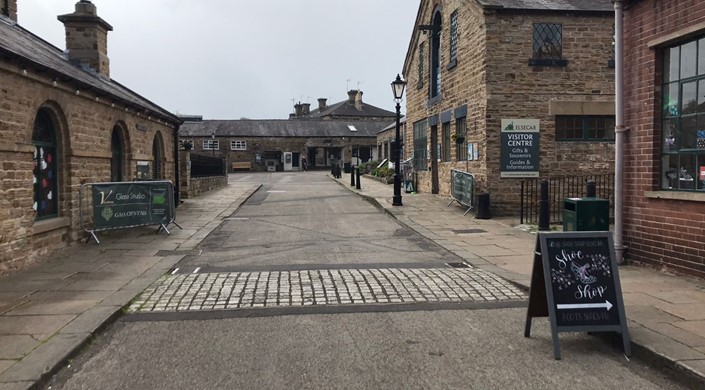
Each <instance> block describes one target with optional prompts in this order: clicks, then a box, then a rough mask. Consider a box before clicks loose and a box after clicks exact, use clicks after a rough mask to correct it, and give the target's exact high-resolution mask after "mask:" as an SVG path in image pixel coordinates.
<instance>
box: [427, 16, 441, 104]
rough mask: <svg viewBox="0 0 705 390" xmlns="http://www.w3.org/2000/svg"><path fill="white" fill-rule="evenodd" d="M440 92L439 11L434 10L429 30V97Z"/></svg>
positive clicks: (433, 96) (437, 95)
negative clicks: (431, 25)
mask: <svg viewBox="0 0 705 390" xmlns="http://www.w3.org/2000/svg"><path fill="white" fill-rule="evenodd" d="M440 93H441V11H440V10H436V13H435V15H434V17H433V27H432V30H431V89H430V94H429V95H430V98H431V99H434V98H438V97H440Z"/></svg>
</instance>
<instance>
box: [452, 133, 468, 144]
mask: <svg viewBox="0 0 705 390" xmlns="http://www.w3.org/2000/svg"><path fill="white" fill-rule="evenodd" d="M450 139H451V140H453V142H455V143H456V144H462V143H463V142H465V136H464V135H458V133H453V134H451V136H450Z"/></svg>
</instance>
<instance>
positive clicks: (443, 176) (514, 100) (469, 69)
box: [405, 0, 614, 215]
mask: <svg viewBox="0 0 705 390" xmlns="http://www.w3.org/2000/svg"><path fill="white" fill-rule="evenodd" d="M423 4H424V5H425V6H424V8H423V9H422V10H421V12H422V14H421V19H420V21H419V23H420V24H425V25H429V24H432V17H433V11H434V9H436V7H440V9H441V13H442V17H443V22H442V31H441V52H440V53H441V61H440V63H441V98H440V99H437V100H435V101H432V100H429V81H430V80H429V77H430V76H429V74H430V73H429V68H430V62H429V56H430V53H429V46H430V45H431V41H430V36H431V34H430V33H427V34H423V33H422V32H420V31H417V29H416V28H415V29H414V38H413V40H412V44H411V46H410V47H411V53H410V54H409V55H408V58H407V61H408V63H407V64H406V66H405V71H406V74H405V78H406V80H407V82H408V84H407V117H408V123H409V125H408V126H407V129H406V138H407V143H406V145H407V148H406V151H405V153H406V155H405V158H410V157H411V155H412V153H413V123H415V122H418V121H420V120H423V119H425V118H429V117H432V116H439V123H438V140H437V142H438V144H439V145H442V144H443V140H442V120H441V119H440V117H441V116H442V114H443V113H448V112H452V113H454V112H455V110H456V109H457V108H462V107H464V106H466V107H467V116H466V118H467V119H466V126H467V136H466V142H467V143H477V144H478V147H479V156H478V157H479V159H478V160H471V161H465V160H461V161H458V159H457V153H456V147H455V145H451V148H450V149H451V152H450V154H451V161H450V162H442V161H441V162H438V164H437V166H438V182H439V188H438V193H439V194H441V195H449V193H450V180H451V179H450V171H451V169H459V170H463V171H468V172H471V173H473V174H474V175H475V177H476V179H477V191H476V192H478V193H479V192H489V193H490V195H491V205H492V213H493V215H501V214H508V215H518V212H519V201H520V198H519V194H520V191H519V188H520V182H521V179H506V178H500V168H501V167H500V151H501V150H500V142H499V140H500V130H501V129H500V123H501V120H502V119H514V118H519V119H539V120H540V125H541V150H540V175H541V177H549V176H563V175H572V176H577V175H584V174H591V173H605V172H610V171H611V170H612V169H613V166H614V144H613V143H611V142H556V141H555V115H556V114H557V113H564V114H570V115H579V114H583V115H587V114H591V115H598V114H599V115H614V105H613V103H612V102H613V101H614V97H613V95H614V81H613V78H614V70H613V69H612V68H610V67H609V66H608V61H609V59H610V57H611V47H612V45H611V44H612V34H613V33H612V24H613V16H612V14H611V13H606V14H595V13H592V14H590V15H576V14H555V13H554V14H546V13H541V12H538V11H537V12H524V13H520V12H513V13H512V12H502V11H494V10H489V9H488V10H483V9H482V8H481V7H480V6H479V5H478V4H477V3H476V2H464V1H459V0H446V1H435V2H430V1H424V3H423ZM454 11H458V12H459V41H458V58H457V64H455V66H449V63H450V61H449V50H448V37H449V35H450V23H449V20H450V15H451V13H452V12H454ZM534 23H560V24H561V25H562V28H563V58H565V59H567V60H568V65H567V66H565V67H535V66H529V65H528V60H529V59H530V58H531V57H532V50H533V47H532V33H533V24H534ZM421 42H424V45H425V49H424V50H425V53H424V56H423V58H424V61H425V63H424V73H423V76H422V78H421V79H419V74H418V73H419V72H418V69H419V64H418V62H419V55H418V48H419V45H420V44H421ZM450 126H451V133H454V132H456V118H455V115H452V116H451V119H450ZM428 136H429V139H428V145H429V148H430V145H431V140H430V136H431V131H430V128H429V131H428ZM429 157H430V150H429ZM428 165H429V170H428V171H425V172H419V173H418V179H419V183H418V190H419V191H420V192H431V190H432V187H431V178H432V172H431V171H430V169H431V162H430V158H429V164H428Z"/></svg>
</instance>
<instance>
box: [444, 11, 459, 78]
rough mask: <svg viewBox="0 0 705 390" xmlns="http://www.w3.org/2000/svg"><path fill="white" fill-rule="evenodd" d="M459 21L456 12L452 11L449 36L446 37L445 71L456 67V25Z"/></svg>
mask: <svg viewBox="0 0 705 390" xmlns="http://www.w3.org/2000/svg"><path fill="white" fill-rule="evenodd" d="M459 23H460V21H459V20H458V10H455V11H453V12H452V13H451V14H450V34H448V35H449V37H448V58H449V60H448V66H447V67H446V69H448V70H450V69H453V68H455V67H456V66H457V65H458V37H459V35H458V27H459V26H458V25H459Z"/></svg>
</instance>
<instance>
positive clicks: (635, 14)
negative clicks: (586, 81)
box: [618, 0, 705, 278]
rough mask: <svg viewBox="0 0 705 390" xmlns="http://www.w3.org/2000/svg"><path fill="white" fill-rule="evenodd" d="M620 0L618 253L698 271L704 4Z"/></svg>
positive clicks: (704, 154) (704, 124)
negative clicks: (622, 122) (620, 208)
mask: <svg viewBox="0 0 705 390" xmlns="http://www.w3.org/2000/svg"><path fill="white" fill-rule="evenodd" d="M618 3H622V5H624V7H625V8H624V19H623V20H624V39H623V43H624V56H623V59H624V77H625V79H624V102H625V103H624V107H625V108H624V109H625V111H624V114H625V116H624V119H625V126H626V127H627V131H626V133H625V134H626V135H625V147H624V178H623V180H624V212H623V215H624V229H623V234H624V244H625V246H626V249H625V258H626V259H627V260H629V261H633V262H639V263H645V264H649V265H652V266H654V267H658V268H667V269H671V270H675V271H678V272H681V273H687V274H690V275H695V276H699V277H701V278H702V277H705V241H703V237H704V236H705V3H703V2H702V1H698V0H659V1H656V0H641V1H636V0H630V1H624V2H618Z"/></svg>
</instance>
